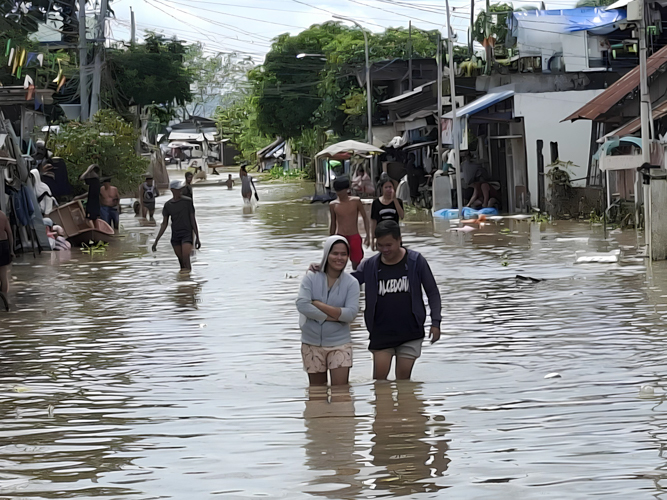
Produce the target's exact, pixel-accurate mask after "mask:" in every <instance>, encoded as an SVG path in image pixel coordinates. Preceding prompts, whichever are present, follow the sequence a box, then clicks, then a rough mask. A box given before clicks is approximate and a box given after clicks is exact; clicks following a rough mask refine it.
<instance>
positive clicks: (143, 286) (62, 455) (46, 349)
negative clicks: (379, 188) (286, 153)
mask: <svg viewBox="0 0 667 500" xmlns="http://www.w3.org/2000/svg"><path fill="white" fill-rule="evenodd" d="M311 192H312V187H311V186H308V185H299V184H291V185H266V184H265V185H262V186H261V187H259V194H260V197H261V202H260V204H259V206H258V207H257V208H256V210H254V211H252V210H249V209H247V208H244V206H243V204H242V201H241V195H240V190H239V189H238V188H235V189H234V190H232V191H227V190H226V189H221V188H218V187H201V188H196V189H195V196H194V197H195V205H196V207H197V213H198V219H199V223H200V228H201V234H202V242H203V248H202V250H201V252H199V254H198V255H197V257H196V262H195V264H194V270H193V273H192V275H191V277H189V278H182V277H180V276H179V275H178V273H177V263H176V260H175V258H174V257H173V254H172V252H171V249H170V247H169V239H168V235H167V236H166V237H165V239H163V241H162V243H161V246H160V248H159V249H158V252H157V253H156V254H152V253H151V252H150V251H149V246H148V245H149V243H148V242H149V236H150V235H151V233H152V232H153V231H154V228H150V227H141V226H139V225H138V223H137V220H136V219H134V218H133V217H131V216H130V215H123V216H122V217H123V219H122V223H123V224H124V226H125V228H126V237H125V238H123V241H122V242H121V243H119V244H118V245H116V246H115V247H114V248H113V249H111V250H109V252H108V253H107V254H105V255H95V256H87V255H82V254H81V253H80V252H78V251H73V252H72V253H71V255H66V254H64V253H60V254H59V253H52V254H50V255H46V254H45V255H43V256H41V257H39V258H38V259H36V260H33V259H32V257H23V258H22V259H20V260H19V262H18V263H17V265H16V266H15V267H14V275H15V278H16V279H15V282H14V285H13V292H12V300H13V301H14V303H15V308H14V310H13V311H12V312H10V313H8V314H4V313H0V356H1V358H0V498H1V499H19V498H26V499H45V498H98V499H100V498H103V499H121V498H127V499H142V500H143V499H157V498H174V499H205V498H214V497H215V498H234V499H245V498H258V497H259V498H285V499H300V498H317V497H323V498H329V499H348V498H349V499H352V498H395V497H409V498H415V499H425V498H436V497H441V495H442V497H443V498H444V495H447V498H457V499H458V498H460V499H466V500H467V499H486V498H488V499H504V498H517V499H519V498H521V499H524V498H526V499H532V498H540V499H543V498H554V499H573V498H584V497H589V496H590V497H593V496H597V497H600V498H605V499H616V498H618V499H624V500H627V499H633V500H634V499H643V498H646V499H648V498H665V497H666V495H665V493H664V490H663V488H665V487H666V486H667V481H666V479H667V459H666V458H665V457H664V456H663V448H664V447H665V445H666V444H667V412H665V409H666V408H665V406H663V403H664V399H665V394H666V392H665V391H667V379H666V378H665V370H666V366H667V363H666V361H667V360H666V357H667V349H666V347H667V328H666V324H667V322H666V319H667V300H665V299H666V297H667V267H666V266H665V265H664V264H658V265H655V264H654V265H653V266H652V267H651V268H649V269H647V268H646V267H645V264H644V261H642V260H641V259H636V258H632V257H630V258H628V259H625V260H624V262H622V263H620V264H586V265H575V264H574V258H575V257H574V256H575V252H576V251H578V250H584V251H586V250H587V251H607V250H611V249H614V248H619V247H620V246H624V245H628V246H631V245H634V244H635V243H636V238H635V235H634V233H625V234H612V235H610V236H609V237H608V239H607V240H605V239H604V237H603V233H602V228H600V227H593V228H591V227H590V226H589V225H588V224H585V223H584V224H576V223H564V222H561V223H558V224H557V225H546V226H544V227H540V226H539V225H538V224H533V223H528V222H517V221H508V222H507V223H506V224H505V225H499V226H495V225H492V226H488V227H485V228H484V229H483V230H482V231H481V232H480V233H468V234H455V233H450V232H447V228H448V224H447V223H446V222H444V221H435V222H433V221H431V220H430V219H428V218H425V217H419V216H417V215H414V214H412V215H409V217H408V219H409V220H408V221H407V222H406V223H405V227H404V232H405V242H406V244H407V245H409V246H410V247H411V248H414V249H416V250H419V251H420V252H422V253H423V254H424V255H425V256H426V257H427V259H428V261H429V262H430V264H431V267H432V269H433V271H434V274H435V275H436V278H437V280H438V283H439V286H440V290H441V292H442V296H443V302H444V315H445V319H444V321H443V338H442V340H441V341H440V342H439V343H437V344H435V345H433V346H431V345H428V346H425V348H424V354H423V356H422V358H421V359H420V360H419V361H418V363H417V365H416V368H415V371H414V381H413V382H409V383H399V384H396V383H393V382H392V383H385V384H374V383H373V381H372V379H371V364H370V355H369V353H368V351H367V332H366V331H365V329H364V327H363V324H362V317H361V315H359V317H358V318H357V320H356V321H355V323H354V327H353V337H354V347H355V365H354V367H353V369H352V375H351V387H350V388H349V390H336V391H332V392H328V393H327V392H326V391H324V390H316V391H312V392H310V393H309V392H308V390H307V387H306V376H305V374H304V373H303V371H302V368H301V360H300V351H299V330H298V316H297V313H296V310H295V306H294V300H295V297H296V292H297V288H298V286H299V282H300V278H301V276H302V275H303V274H304V271H305V269H306V267H307V265H308V263H310V262H313V261H317V260H319V255H320V251H321V250H320V248H321V243H322V241H323V239H324V237H325V236H326V232H327V224H328V218H327V217H328V215H327V211H328V209H327V207H326V206H324V205H321V204H316V205H310V204H307V203H304V202H303V201H302V200H301V198H302V196H304V195H306V194H308V193H311ZM161 201H164V200H161ZM158 219H160V218H158ZM507 229H509V233H507ZM630 253H631V252H630ZM367 254H368V252H367ZM517 275H522V276H530V277H533V278H538V279H541V280H543V281H539V282H532V281H525V280H520V279H519V280H518V279H517V278H516V276H517ZM554 372H557V373H558V374H560V377H559V378H545V376H546V375H548V374H550V373H554ZM642 386H653V387H654V394H653V395H650V394H641V393H640V388H641V387H642Z"/></svg>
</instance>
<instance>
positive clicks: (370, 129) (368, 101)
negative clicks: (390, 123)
mask: <svg viewBox="0 0 667 500" xmlns="http://www.w3.org/2000/svg"><path fill="white" fill-rule="evenodd" d="M333 17H334V19H340V20H342V21H348V22H350V23H352V24H354V25H355V26H356V27H357V28H359V29H360V30H361V32H362V33H363V35H364V46H365V52H366V108H367V109H368V144H373V118H372V111H371V65H370V63H369V61H368V36H367V35H366V30H365V29H364V28H363V27H362V26H361V24H359V23H358V22H357V21H355V20H354V19H350V18H349V17H343V16H338V15H335V16H333Z"/></svg>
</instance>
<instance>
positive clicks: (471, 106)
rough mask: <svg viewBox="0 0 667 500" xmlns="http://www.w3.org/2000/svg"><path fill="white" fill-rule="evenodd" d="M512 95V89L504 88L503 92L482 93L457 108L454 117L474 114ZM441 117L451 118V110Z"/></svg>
mask: <svg viewBox="0 0 667 500" xmlns="http://www.w3.org/2000/svg"><path fill="white" fill-rule="evenodd" d="M513 95H514V91H513V90H505V91H503V92H495V93H492V94H486V95H483V96H482V97H480V98H479V99H475V100H474V101H473V102H470V103H468V104H466V105H465V106H463V107H462V108H457V110H456V117H457V118H459V117H463V116H470V115H474V114H475V113H479V112H480V111H482V110H484V109H486V108H488V107H491V106H493V105H494V104H497V103H499V102H501V101H504V100H505V99H508V98H509V97H512V96H513ZM443 118H452V112H451V111H450V112H449V113H447V114H446V115H444V116H443Z"/></svg>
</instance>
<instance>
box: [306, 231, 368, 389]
mask: <svg viewBox="0 0 667 500" xmlns="http://www.w3.org/2000/svg"><path fill="white" fill-rule="evenodd" d="M349 254H350V247H349V244H348V242H347V240H346V239H345V238H343V237H342V236H330V237H329V238H327V240H326V241H325V242H324V253H323V255H322V262H321V264H320V268H319V269H320V270H319V271H317V272H313V271H308V273H306V276H305V278H303V281H302V282H301V288H300V289H299V296H298V298H297V299H296V307H297V309H298V311H299V313H301V319H300V321H299V324H300V326H301V342H302V344H301V355H302V357H303V365H304V369H305V370H306V372H307V373H308V379H309V381H310V385H327V379H328V377H327V374H329V375H330V378H331V385H346V384H347V383H348V380H349V376H350V368H351V367H352V344H351V340H352V339H351V336H350V323H351V322H352V321H354V318H355V317H356V316H357V313H358V312H359V283H358V282H357V280H356V279H355V278H353V277H352V276H351V275H349V274H347V273H346V272H345V266H347V260H348V256H349Z"/></svg>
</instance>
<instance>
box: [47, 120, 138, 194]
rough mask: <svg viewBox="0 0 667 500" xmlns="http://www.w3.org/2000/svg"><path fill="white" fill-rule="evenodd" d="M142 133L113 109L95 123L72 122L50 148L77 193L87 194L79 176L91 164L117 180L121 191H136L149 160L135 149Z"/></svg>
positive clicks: (54, 137)
mask: <svg viewBox="0 0 667 500" xmlns="http://www.w3.org/2000/svg"><path fill="white" fill-rule="evenodd" d="M138 138H139V133H138V132H137V131H136V130H135V129H134V127H133V126H132V125H131V124H130V123H128V122H126V121H125V120H123V118H121V117H120V115H118V114H117V113H116V112H115V111H113V110H109V109H107V110H102V111H100V112H98V113H97V114H96V115H95V116H94V117H93V119H92V120H91V121H89V122H86V123H81V122H78V121H72V122H69V123H67V124H65V125H62V126H61V128H60V132H59V133H58V134H57V135H51V136H50V138H49V143H48V145H47V146H48V148H49V149H51V150H52V151H53V154H54V156H58V157H61V158H63V159H64V160H65V163H66V164H67V171H68V174H69V180H70V183H71V184H72V186H73V187H74V189H75V191H77V192H84V191H85V188H84V185H83V183H82V182H81V181H79V176H80V175H81V174H82V173H83V172H84V171H85V170H86V168H88V166H89V165H91V164H93V163H97V164H98V165H99V166H100V168H101V169H102V173H103V175H110V176H112V177H113V182H114V184H115V185H116V186H117V187H118V189H119V190H120V191H121V192H124V193H128V192H134V190H135V189H136V187H137V185H138V183H139V180H140V178H141V174H142V173H144V172H145V171H146V169H147V168H148V160H146V159H144V158H141V157H140V156H137V154H136V153H135V146H136V144H137V140H138Z"/></svg>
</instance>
